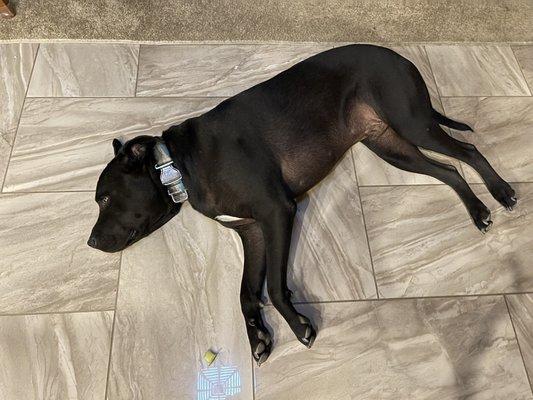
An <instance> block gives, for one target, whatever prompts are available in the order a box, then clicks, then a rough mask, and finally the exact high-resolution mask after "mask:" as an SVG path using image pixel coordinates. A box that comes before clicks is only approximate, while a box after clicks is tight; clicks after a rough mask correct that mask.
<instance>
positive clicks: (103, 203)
mask: <svg viewBox="0 0 533 400" xmlns="http://www.w3.org/2000/svg"><path fill="white" fill-rule="evenodd" d="M109 200H110V198H109V196H104V197H102V198H101V199H100V200H99V201H98V204H100V207H105V206H107V205H108V204H109Z"/></svg>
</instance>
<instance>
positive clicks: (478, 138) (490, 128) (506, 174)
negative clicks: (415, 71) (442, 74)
mask: <svg viewBox="0 0 533 400" xmlns="http://www.w3.org/2000/svg"><path fill="white" fill-rule="evenodd" d="M443 104H444V108H445V109H446V112H447V114H448V115H449V116H450V117H452V118H456V119H458V120H460V121H465V122H467V123H468V124H469V125H470V126H472V128H473V129H474V131H475V132H473V133H472V132H468V133H463V134H461V136H462V138H463V139H464V140H465V141H467V142H470V143H473V144H475V145H476V147H477V148H478V149H479V151H480V152H481V153H482V154H483V155H484V156H485V158H487V160H488V161H489V162H490V163H491V165H492V166H493V167H494V169H495V170H496V171H497V172H498V173H499V174H500V175H501V176H502V177H503V178H504V179H505V180H507V181H510V182H530V181H533V160H532V158H531V148H533V97H520V98H512V97H498V98H491V97H471V98H445V99H443ZM463 170H464V171H465V177H466V180H467V181H468V182H482V180H481V178H480V177H479V175H478V174H477V172H475V171H474V170H473V169H472V168H470V167H469V166H467V165H465V164H463Z"/></svg>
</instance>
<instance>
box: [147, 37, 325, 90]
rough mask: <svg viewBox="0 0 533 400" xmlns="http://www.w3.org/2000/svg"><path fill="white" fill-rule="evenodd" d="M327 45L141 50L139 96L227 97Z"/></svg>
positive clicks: (182, 46)
mask: <svg viewBox="0 0 533 400" xmlns="http://www.w3.org/2000/svg"><path fill="white" fill-rule="evenodd" d="M330 47H332V46H331V45H327V44H264V45H172V46H168V45H167V46H161V45H142V46H141V53H140V59H139V81H138V86H137V95H139V96H233V95H234V94H237V93H239V92H241V91H243V90H244V89H247V88H249V87H251V86H253V85H255V84H257V83H259V82H262V81H265V80H267V79H268V78H270V77H272V76H274V75H276V74H277V73H279V72H281V71H283V70H285V69H287V68H289V67H290V66H292V65H293V64H295V63H297V62H298V61H301V60H303V59H305V58H308V57H310V56H311V55H313V54H316V53H319V52H321V51H323V50H326V49H327V48H330Z"/></svg>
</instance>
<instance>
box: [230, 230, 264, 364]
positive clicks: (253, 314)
mask: <svg viewBox="0 0 533 400" xmlns="http://www.w3.org/2000/svg"><path fill="white" fill-rule="evenodd" d="M234 229H235V231H236V232H237V233H238V234H239V236H240V237H241V240H242V245H243V249H244V270H243V275H242V283H241V295H240V297H241V309H242V313H243V315H244V320H245V322H246V330H247V333H248V340H249V341H250V346H251V348H252V355H253V357H254V359H255V361H256V362H257V365H258V366H260V365H261V364H262V363H263V362H265V361H266V359H267V358H268V356H269V355H270V350H271V348H272V338H271V337H270V333H269V331H268V329H267V328H266V327H265V324H264V323H263V317H262V315H261V308H262V301H261V296H262V293H263V286H264V283H265V277H266V257H265V241H264V239H263V232H262V231H261V228H260V226H259V224H257V223H251V224H248V225H241V226H238V227H235V228H234Z"/></svg>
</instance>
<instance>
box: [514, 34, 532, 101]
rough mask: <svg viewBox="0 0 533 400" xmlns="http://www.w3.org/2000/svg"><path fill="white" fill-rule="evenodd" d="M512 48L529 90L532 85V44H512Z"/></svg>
mask: <svg viewBox="0 0 533 400" xmlns="http://www.w3.org/2000/svg"><path fill="white" fill-rule="evenodd" d="M512 49H513V52H514V55H515V56H516V59H517V60H518V64H519V65H520V67H521V68H522V72H523V74H524V77H525V78H526V81H527V83H528V85H529V90H530V91H531V88H532V87H533V46H532V45H528V46H512Z"/></svg>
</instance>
